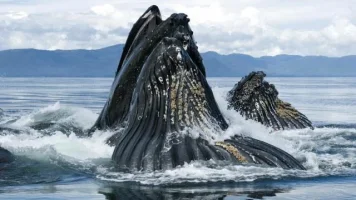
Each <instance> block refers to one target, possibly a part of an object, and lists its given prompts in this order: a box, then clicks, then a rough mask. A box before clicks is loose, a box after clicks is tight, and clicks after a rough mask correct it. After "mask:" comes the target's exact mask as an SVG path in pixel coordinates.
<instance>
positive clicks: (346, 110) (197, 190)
mask: <svg viewBox="0 0 356 200" xmlns="http://www.w3.org/2000/svg"><path fill="white" fill-rule="evenodd" d="M239 80H240V78H209V79H208V81H209V83H210V86H211V87H212V89H213V92H214V95H215V99H216V101H217V102H218V104H219V107H220V109H221V111H222V113H223V114H224V116H225V118H226V119H227V121H228V122H229V123H230V124H231V125H230V127H229V129H228V130H227V131H226V135H233V134H243V135H247V136H251V137H254V138H256V139H259V140H263V141H265V142H268V143H270V144H273V145H275V146H277V147H279V148H281V149H283V150H285V151H287V152H288V153H290V154H292V155H293V156H294V157H296V158H297V159H299V160H300V161H301V162H302V164H303V165H304V166H305V167H306V168H307V170H306V171H301V170H283V169H279V168H268V167H267V168H266V167H258V166H241V165H220V164H219V163H215V162H214V161H204V162H202V161H197V162H192V163H189V164H188V163H187V164H185V165H184V166H180V167H178V168H176V169H172V170H166V171H156V172H134V173H128V172H120V171H117V170H115V167H114V166H113V164H112V163H111V162H110V161H111V154H112V152H113V150H114V148H113V147H110V146H108V145H106V143H105V140H106V138H108V137H110V136H111V135H112V134H113V133H112V132H110V131H107V132H105V131H103V132H101V131H97V132H95V134H94V136H93V137H91V138H85V137H79V136H76V134H74V133H75V132H78V131H79V132H80V131H82V132H85V130H87V129H89V128H90V127H91V126H92V125H93V124H94V122H95V120H96V118H97V117H98V113H99V112H100V111H101V109H102V107H103V106H104V104H105V102H106V99H107V96H108V93H109V90H110V87H111V83H112V81H113V79H112V78H0V108H1V109H3V112H2V114H1V113H0V124H3V123H9V122H11V123H9V124H11V129H10V130H3V131H1V132H0V146H2V147H4V148H6V149H8V150H10V151H11V152H13V153H14V154H15V155H16V161H15V162H14V163H12V164H10V165H9V166H5V167H4V168H0V199H48V198H51V199H356V190H355V188H356V106H355V105H356V79H355V78H276V77H273V78H267V80H268V81H269V82H270V83H273V84H275V85H276V88H277V90H278V91H279V97H280V98H281V99H282V100H284V101H287V102H289V103H291V104H292V105H293V106H294V107H296V108H297V109H298V110H299V111H301V112H302V113H304V114H305V115H306V116H307V117H308V118H309V119H310V120H311V121H312V122H313V123H314V125H315V126H317V128H315V129H314V130H310V129H302V130H290V131H277V132H273V131H272V130H271V129H268V128H266V127H264V126H262V125H260V124H258V123H256V122H254V121H251V120H245V119H244V118H243V117H241V116H240V115H239V114H238V113H236V112H235V111H232V110H227V102H226V100H225V97H226V94H227V92H228V91H229V90H230V89H231V88H232V87H233V85H234V84H235V83H237V82H238V81H239ZM44 122H45V123H54V124H57V125H58V126H57V128H48V129H46V128H43V129H42V130H41V131H38V130H34V129H32V128H31V126H34V125H36V124H38V123H44ZM11 130H18V132H16V133H14V132H13V131H11ZM63 130H65V131H63ZM71 131H72V132H71ZM44 132H45V133H46V134H45V136H44Z"/></svg>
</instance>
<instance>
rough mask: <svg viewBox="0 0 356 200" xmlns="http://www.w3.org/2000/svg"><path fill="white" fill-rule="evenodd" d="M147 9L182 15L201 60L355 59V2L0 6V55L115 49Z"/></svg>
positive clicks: (122, 1)
mask: <svg viewBox="0 0 356 200" xmlns="http://www.w3.org/2000/svg"><path fill="white" fill-rule="evenodd" d="M153 4H155V5H157V6H158V7H159V8H160V10H161V13H162V17H163V18H164V19H165V18H167V17H169V16H170V15H171V14H172V13H186V14H187V15H188V17H189V18H190V25H191V28H192V30H193V31H194V37H195V39H196V41H197V43H198V46H199V50H200V51H201V52H206V51H216V52H219V53H221V54H231V53H243V54H249V55H252V56H255V57H259V56H266V55H272V56H273V55H278V54H293V55H323V56H337V57H339V56H346V55H356V0H220V1H216V0H180V1H172V0H164V1H163V0H160V1H155V0H151V1H146V0H0V50H5V49H18V48H36V49H47V50H55V49H98V48H103V47H107V46H111V45H115V44H122V43H124V42H125V41H126V37H127V34H128V32H129V31H130V29H131V27H132V25H133V23H134V22H135V21H136V20H137V19H138V17H139V16H140V15H141V14H142V13H143V12H144V11H145V10H146V9H147V8H148V7H149V6H150V5H153Z"/></svg>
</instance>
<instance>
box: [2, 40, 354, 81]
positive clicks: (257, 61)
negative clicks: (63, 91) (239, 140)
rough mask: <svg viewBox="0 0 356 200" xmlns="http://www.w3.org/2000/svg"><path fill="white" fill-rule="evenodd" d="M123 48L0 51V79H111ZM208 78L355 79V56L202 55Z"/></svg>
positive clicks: (121, 46) (117, 46) (209, 53)
mask: <svg viewBox="0 0 356 200" xmlns="http://www.w3.org/2000/svg"><path fill="white" fill-rule="evenodd" d="M122 49H123V45H122V44H119V45H114V46H110V47H106V48H102V49H96V50H55V51H48V50H37V49H13V50H4V51H0V76H1V77H28V76H34V77H37V76H38V77H48V76H49V77H52V76H53V77H112V76H114V73H115V71H116V68H117V64H118V62H119V59H120V56H121V53H122ZM202 57H203V61H204V64H205V67H206V71H207V76H208V77H241V76H245V75H247V74H248V73H249V72H251V71H256V70H262V71H264V72H266V74H267V76H295V77H303V76H315V77H327V76H328V77H330V76H344V77H354V76H356V55H351V56H344V57H326V56H298V55H277V56H263V57H252V56H249V55H245V54H229V55H221V54H218V53H216V52H211V51H210V52H205V53H202Z"/></svg>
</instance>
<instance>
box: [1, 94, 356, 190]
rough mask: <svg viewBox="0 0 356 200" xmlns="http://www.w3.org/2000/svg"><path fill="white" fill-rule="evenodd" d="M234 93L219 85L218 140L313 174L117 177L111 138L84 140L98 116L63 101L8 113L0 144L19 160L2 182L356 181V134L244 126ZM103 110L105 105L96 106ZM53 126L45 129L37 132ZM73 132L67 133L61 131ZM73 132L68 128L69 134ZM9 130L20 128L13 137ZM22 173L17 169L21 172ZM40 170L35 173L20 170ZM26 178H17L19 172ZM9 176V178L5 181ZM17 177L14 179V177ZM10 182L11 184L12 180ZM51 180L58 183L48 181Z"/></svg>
mask: <svg viewBox="0 0 356 200" xmlns="http://www.w3.org/2000/svg"><path fill="white" fill-rule="evenodd" d="M229 89H230V87H213V91H214V94H215V98H216V100H217V102H218V104H219V106H220V109H221V111H222V112H223V114H224V115H225V117H226V119H227V120H228V121H229V123H230V124H231V125H230V127H229V129H228V130H227V131H226V132H225V133H224V134H223V135H214V137H215V138H216V139H217V140H223V139H226V138H228V137H230V136H232V135H234V134H243V135H247V136H251V137H254V138H256V139H259V140H262V141H265V142H267V143H270V144H272V145H275V146H277V147H279V148H281V149H283V150H285V151H287V152H288V153H290V154H292V155H293V156H295V157H296V158H297V159H299V160H301V161H302V163H303V165H304V166H305V167H307V169H308V170H307V171H300V170H283V169H279V168H268V167H259V166H244V165H231V164H229V163H222V162H214V161H204V162H203V161H197V162H192V163H189V164H188V163H186V164H185V165H184V166H180V167H178V168H176V169H171V170H166V171H157V172H135V173H125V172H118V171H116V170H115V167H114V166H113V164H112V163H111V162H110V158H111V154H112V152H113V149H114V148H113V147H110V146H108V145H107V144H106V143H105V141H106V139H107V138H108V137H110V136H111V135H112V134H114V133H113V132H100V131H97V132H96V133H95V134H94V135H93V137H91V138H87V137H80V134H78V133H84V132H85V131H86V130H87V129H89V128H90V127H91V126H92V125H93V124H94V122H95V120H96V118H97V116H98V115H97V114H96V113H94V112H93V111H91V110H90V109H86V108H83V107H77V106H76V107H74V106H67V105H62V104H61V103H59V102H57V103H54V104H52V105H49V106H47V107H42V108H38V109H35V110H34V111H31V112H27V113H26V112H21V111H20V112H15V113H12V114H6V112H5V115H4V116H3V117H2V118H1V119H0V120H1V121H0V124H8V127H9V128H11V129H9V130H4V131H2V132H1V133H0V145H1V146H3V147H5V148H7V149H9V150H10V151H11V152H13V153H14V154H15V155H16V156H18V159H17V161H16V162H15V163H14V164H13V165H14V166H16V167H14V168H13V169H11V170H9V172H5V176H3V177H5V178H2V179H1V181H0V184H2V185H9V184H10V185H12V184H28V183H37V182H52V181H60V180H61V181H63V180H68V177H72V176H73V175H76V176H78V177H82V176H85V177H88V176H89V177H93V178H96V179H99V180H103V181H110V182H136V183H140V184H146V185H172V184H173V185H174V184H183V183H207V182H208V183H213V182H231V181H232V182H251V181H256V180H263V179H271V180H284V179H290V178H294V179H303V178H311V177H326V176H350V175H351V176H355V174H356V156H355V154H356V136H355V135H356V129H355V128H316V129H315V130H310V129H303V130H291V131H278V132H272V130H271V129H269V128H266V127H264V126H262V125H261V124H259V123H256V122H254V121H251V120H249V121H246V120H244V119H243V118H242V117H241V116H240V115H239V114H238V113H236V112H235V111H233V110H227V109H226V108H227V102H226V101H225V96H226V93H227V91H228V90H229ZM98 107H99V105H98ZM41 124H47V125H46V126H43V127H42V128H41V129H35V128H33V127H34V126H35V127H37V128H38V127H39V125H41ZM63 127H67V128H63ZM68 127H70V128H68ZM10 130H18V131H19V132H18V133H16V134H10V132H9V131H10ZM16 168H17V169H16ZM25 168H26V169H29V168H30V169H32V170H34V171H36V170H35V169H34V168H41V170H40V171H36V173H33V171H32V172H31V170H29V171H30V172H31V173H29V172H24V171H25V170H23V171H21V169H25ZM16 170H17V171H21V173H25V174H26V173H28V174H27V175H26V177H32V178H27V179H26V178H23V177H24V176H23V174H22V176H17V178H15V179H14V178H13V177H14V176H13V175H14V174H16V172H15V171H16ZM6 173H8V174H7V175H6ZM10 176H11V177H10ZM6 177H8V179H6ZM48 177H55V178H54V179H51V178H50V179H48Z"/></svg>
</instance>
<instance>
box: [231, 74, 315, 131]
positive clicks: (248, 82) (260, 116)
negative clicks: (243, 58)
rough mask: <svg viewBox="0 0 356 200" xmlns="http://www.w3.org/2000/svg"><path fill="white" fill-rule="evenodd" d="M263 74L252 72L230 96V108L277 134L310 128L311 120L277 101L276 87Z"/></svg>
mask: <svg viewBox="0 0 356 200" xmlns="http://www.w3.org/2000/svg"><path fill="white" fill-rule="evenodd" d="M265 76H266V74H265V73H264V72H262V71H257V72H251V73H250V74H249V75H247V76H245V77H244V78H242V79H241V81H239V82H238V83H237V84H236V85H235V86H234V88H233V89H232V90H230V91H229V93H228V98H227V101H228V102H229V106H228V107H229V108H233V109H234V110H236V111H238V112H239V113H240V114H241V115H242V116H244V117H245V118H246V119H253V120H255V121H258V122H260V123H261V124H263V125H265V126H268V127H272V128H273V129H275V130H283V129H301V128H311V129H313V125H312V123H311V121H309V119H308V118H307V117H306V116H305V115H304V114H302V113H301V112H299V111H298V110H296V109H295V108H294V107H292V105H291V104H290V103H287V102H284V101H282V100H281V99H279V98H278V91H277V89H276V87H275V86H274V85H273V84H269V83H268V82H267V81H265V80H264V77H265Z"/></svg>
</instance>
